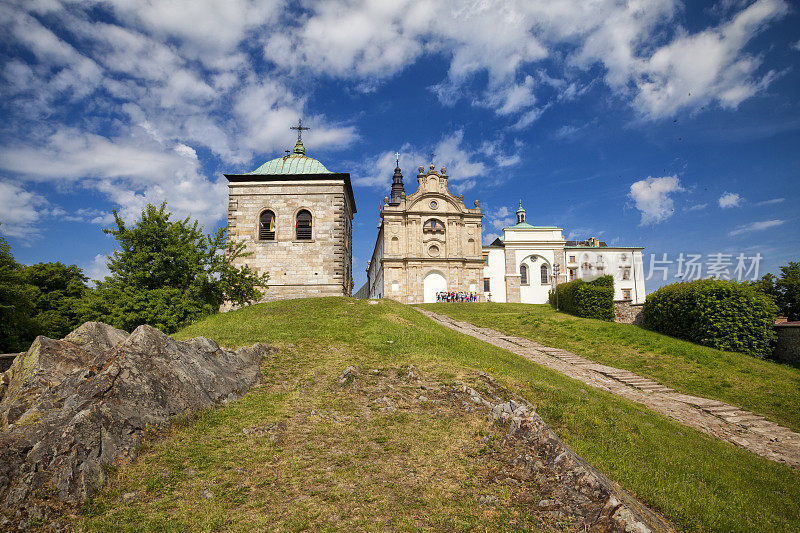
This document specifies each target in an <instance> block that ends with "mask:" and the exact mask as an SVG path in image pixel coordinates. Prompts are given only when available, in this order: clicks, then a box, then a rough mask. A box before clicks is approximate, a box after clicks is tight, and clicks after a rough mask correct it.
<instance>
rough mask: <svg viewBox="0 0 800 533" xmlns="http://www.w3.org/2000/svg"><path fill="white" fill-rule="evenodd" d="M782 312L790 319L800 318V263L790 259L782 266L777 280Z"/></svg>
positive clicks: (779, 303)
mask: <svg viewBox="0 0 800 533" xmlns="http://www.w3.org/2000/svg"><path fill="white" fill-rule="evenodd" d="M775 291H776V292H777V298H776V299H777V302H778V307H779V309H780V312H781V314H783V315H785V316H786V317H787V318H788V319H789V320H790V321H794V320H800V263H798V262H795V261H790V262H789V264H788V265H786V266H783V267H781V277H780V278H779V279H778V280H777V281H776V282H775Z"/></svg>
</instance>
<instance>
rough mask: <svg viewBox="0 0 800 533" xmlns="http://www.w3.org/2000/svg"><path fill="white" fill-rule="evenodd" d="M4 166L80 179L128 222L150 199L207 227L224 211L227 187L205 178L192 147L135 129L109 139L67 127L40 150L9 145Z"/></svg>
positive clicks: (0, 157)
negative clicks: (161, 140) (161, 141)
mask: <svg viewBox="0 0 800 533" xmlns="http://www.w3.org/2000/svg"><path fill="white" fill-rule="evenodd" d="M0 168H2V169H3V170H5V171H7V172H12V173H15V174H19V175H22V176H24V177H25V178H27V179H31V180H36V181H46V182H80V183H81V184H82V185H83V186H84V187H88V188H91V189H93V190H95V191H98V192H100V193H101V194H103V195H104V196H105V197H106V198H107V199H108V200H110V201H111V202H113V203H114V204H115V205H118V206H119V207H120V214H121V216H122V217H123V218H124V219H125V220H126V221H128V222H131V221H134V220H136V219H138V217H139V216H140V215H141V210H142V208H144V206H145V205H146V204H147V203H153V204H158V203H160V202H162V201H165V200H166V201H167V202H168V207H169V209H170V210H171V211H173V212H174V213H175V214H176V216H180V217H185V216H192V217H193V218H196V219H198V220H199V221H200V223H201V224H203V225H204V226H206V227H211V226H213V225H214V224H215V223H216V222H217V221H218V220H220V219H221V218H222V217H223V215H224V214H225V196H226V193H227V188H226V187H225V185H224V183H222V182H221V181H220V180H219V179H218V180H216V181H209V180H208V179H206V178H205V177H204V176H202V174H201V173H200V168H199V161H198V160H197V157H196V155H195V153H194V150H193V149H192V148H191V147H189V146H187V145H184V144H175V145H166V146H165V145H162V144H159V143H158V142H156V141H154V140H152V139H151V138H149V137H148V136H146V135H137V132H136V131H132V132H131V134H130V135H129V136H127V137H119V138H113V139H109V138H106V137H102V136H100V135H93V134H86V133H81V132H79V131H77V130H73V129H63V130H60V131H58V132H56V133H54V134H53V135H51V136H49V137H46V138H44V139H41V144H40V145H39V146H37V147H36V148H32V147H28V146H13V147H8V148H6V149H5V150H4V151H3V152H2V153H1V154H0ZM97 220H98V221H103V220H107V218H102V217H101V218H99V219H97Z"/></svg>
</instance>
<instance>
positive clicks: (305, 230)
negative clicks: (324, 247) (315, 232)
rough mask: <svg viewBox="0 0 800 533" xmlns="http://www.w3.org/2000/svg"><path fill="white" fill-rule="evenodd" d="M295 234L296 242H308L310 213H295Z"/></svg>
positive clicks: (309, 238) (303, 211)
mask: <svg viewBox="0 0 800 533" xmlns="http://www.w3.org/2000/svg"><path fill="white" fill-rule="evenodd" d="M294 228H295V234H296V235H297V240H298V241H310V240H311V213H309V212H308V211H306V210H305V209H303V210H302V211H300V212H299V213H297V218H296V219H295V224H294Z"/></svg>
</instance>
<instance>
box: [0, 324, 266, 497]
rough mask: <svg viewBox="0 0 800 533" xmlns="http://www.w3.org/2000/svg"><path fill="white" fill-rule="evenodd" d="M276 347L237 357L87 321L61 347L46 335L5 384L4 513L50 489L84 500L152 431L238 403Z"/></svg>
mask: <svg viewBox="0 0 800 533" xmlns="http://www.w3.org/2000/svg"><path fill="white" fill-rule="evenodd" d="M269 350H270V348H269V347H267V346H265V345H263V344H256V345H253V346H251V347H249V348H241V349H239V350H237V351H236V352H231V351H226V350H223V349H221V348H220V347H219V346H218V345H217V344H216V343H215V342H214V341H211V340H208V339H204V338H196V339H191V340H189V341H186V342H180V341H176V340H174V339H172V338H171V337H168V336H167V335H165V334H163V333H162V332H160V331H159V330H157V329H155V328H152V327H150V326H140V327H138V328H136V330H135V331H134V332H133V333H132V334H130V335H128V334H127V333H125V332H123V331H120V330H117V329H115V328H112V327H110V326H107V325H105V324H100V323H97V322H87V323H85V324H83V325H82V326H80V327H79V328H78V329H76V330H75V331H73V332H72V333H70V334H69V335H67V337H65V338H64V339H62V340H53V339H48V338H46V337H38V338H37V339H36V340H35V341H34V343H33V344H32V345H31V348H30V349H29V350H28V351H27V352H26V353H24V354H22V355H20V356H19V357H17V358H16V360H15V362H14V364H13V365H12V367H11V368H10V369H9V370H8V371H7V372H6V373H4V374H3V376H2V379H1V380H0V381H2V382H4V383H6V385H5V387H3V388H2V389H0V423H1V424H2V426H0V429H2V431H0V508H4V509H10V508H15V507H18V506H19V505H20V504H22V503H23V502H25V501H26V500H28V499H29V498H30V496H31V495H32V494H34V493H36V492H37V491H38V490H39V489H42V488H44V487H45V485H50V486H51V487H52V489H53V490H55V492H56V493H57V495H58V498H59V499H60V500H62V501H66V502H80V501H83V500H85V499H86V498H87V497H90V496H92V495H93V494H94V493H95V492H96V490H97V489H98V488H99V487H101V486H102V485H103V484H104V483H105V481H106V468H105V467H106V465H110V464H114V463H116V462H118V461H120V460H123V459H125V458H127V457H130V456H131V455H132V454H133V453H134V451H135V448H136V445H137V444H138V443H139V442H140V440H141V438H142V435H143V433H144V431H145V429H146V428H148V427H156V426H159V425H162V424H164V423H166V422H168V421H169V420H170V419H171V418H173V417H174V416H176V415H180V414H183V413H186V412H188V411H192V410H198V409H207V408H209V407H212V406H213V405H215V404H217V403H220V402H225V401H228V400H231V399H235V398H238V397H239V396H241V395H243V394H244V393H245V392H246V391H247V390H248V389H249V388H250V387H252V386H253V385H255V384H256V383H257V382H258V381H259V379H260V377H261V370H260V362H261V357H262V356H263V355H265V354H266V353H268V352H269Z"/></svg>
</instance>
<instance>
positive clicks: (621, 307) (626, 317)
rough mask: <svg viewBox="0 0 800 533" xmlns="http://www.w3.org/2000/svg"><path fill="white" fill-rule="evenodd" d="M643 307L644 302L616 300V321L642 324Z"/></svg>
mask: <svg viewBox="0 0 800 533" xmlns="http://www.w3.org/2000/svg"><path fill="white" fill-rule="evenodd" d="M643 309H644V304H635V303H632V302H631V300H617V301H615V302H614V322H619V323H620V324H636V325H637V326H642V325H643V324H644V314H643V313H642V310H643Z"/></svg>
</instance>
